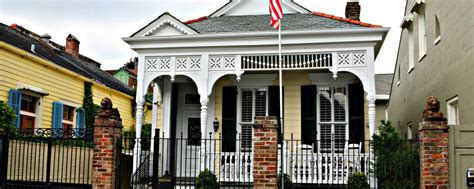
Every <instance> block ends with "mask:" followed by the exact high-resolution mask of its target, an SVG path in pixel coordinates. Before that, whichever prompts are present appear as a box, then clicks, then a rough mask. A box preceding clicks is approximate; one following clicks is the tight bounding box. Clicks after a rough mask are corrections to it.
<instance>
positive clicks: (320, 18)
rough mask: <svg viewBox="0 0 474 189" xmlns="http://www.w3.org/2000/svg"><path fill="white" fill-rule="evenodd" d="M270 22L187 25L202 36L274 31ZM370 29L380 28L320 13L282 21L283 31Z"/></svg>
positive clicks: (265, 18) (214, 20)
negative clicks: (207, 34)
mask: <svg viewBox="0 0 474 189" xmlns="http://www.w3.org/2000/svg"><path fill="white" fill-rule="evenodd" d="M269 20H270V19H269V15H241V16H220V17H202V18H200V19H196V20H191V21H188V22H186V24H187V25H188V26H189V27H191V28H193V29H195V30H196V31H197V32H198V33H200V34H206V33H231V32H255V31H274V29H273V28H272V27H271V26H270V24H269ZM368 27H380V26H378V25H372V24H368V23H363V22H359V21H354V20H350V19H344V18H341V17H337V16H333V15H328V14H322V13H318V12H315V13H313V14H300V13H298V14H285V16H284V17H283V21H282V30H283V31H296V30H298V31H305V30H326V29H358V28H368Z"/></svg>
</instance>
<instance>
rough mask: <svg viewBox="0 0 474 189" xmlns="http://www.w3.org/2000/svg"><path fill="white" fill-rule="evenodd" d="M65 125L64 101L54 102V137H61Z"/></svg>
mask: <svg viewBox="0 0 474 189" xmlns="http://www.w3.org/2000/svg"><path fill="white" fill-rule="evenodd" d="M62 127H63V103H61V102H53V124H52V129H53V137H59V136H60V135H61V134H60V133H61V131H60V129H61V128H62Z"/></svg>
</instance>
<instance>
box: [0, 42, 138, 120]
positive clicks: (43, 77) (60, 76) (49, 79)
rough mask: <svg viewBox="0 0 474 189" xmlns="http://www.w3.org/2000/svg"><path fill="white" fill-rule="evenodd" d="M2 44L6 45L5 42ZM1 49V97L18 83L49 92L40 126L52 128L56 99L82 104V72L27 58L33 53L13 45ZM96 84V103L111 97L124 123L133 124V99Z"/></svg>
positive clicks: (94, 93)
mask: <svg viewBox="0 0 474 189" xmlns="http://www.w3.org/2000/svg"><path fill="white" fill-rule="evenodd" d="M2 45H3V44H2ZM12 49H13V50H11V49H7V48H0V76H1V77H0V100H1V101H5V102H7V101H8V95H9V94H8V92H9V90H10V89H12V88H13V89H16V88H17V84H18V83H23V84H27V85H31V86H34V87H39V88H41V89H43V90H45V91H47V92H48V93H49V95H48V96H44V97H43V98H42V104H41V108H42V112H41V114H42V119H41V126H37V128H40V127H41V128H50V127H51V118H52V104H53V102H55V101H65V102H69V103H73V104H77V105H79V106H81V105H82V100H83V96H84V81H88V80H87V79H85V78H84V77H82V76H80V75H78V74H77V75H74V74H71V73H66V72H65V71H64V70H63V69H62V68H59V67H57V66H56V65H54V64H53V63H50V62H46V61H44V60H39V59H38V58H34V57H33V58H28V57H31V55H28V54H26V55H25V54H21V55H20V54H19V53H18V52H17V51H16V50H15V49H14V48H12ZM98 85H100V84H98V83H95V84H94V87H93V95H94V103H95V104H100V100H101V98H103V97H109V98H111V99H112V101H113V103H114V106H115V107H117V108H118V109H119V111H120V113H121V115H122V119H123V120H124V123H123V124H124V126H130V125H131V113H130V112H131V111H130V109H131V106H130V103H131V100H132V98H131V97H130V96H128V95H125V94H123V93H121V92H118V91H116V90H113V89H110V88H108V87H104V86H98Z"/></svg>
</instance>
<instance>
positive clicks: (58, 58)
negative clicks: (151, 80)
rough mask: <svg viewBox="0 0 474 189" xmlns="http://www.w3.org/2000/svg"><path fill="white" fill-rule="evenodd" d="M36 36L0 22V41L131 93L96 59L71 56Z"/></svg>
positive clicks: (118, 89) (55, 45)
mask: <svg viewBox="0 0 474 189" xmlns="http://www.w3.org/2000/svg"><path fill="white" fill-rule="evenodd" d="M36 36H38V35H37V34H35V33H28V34H26V33H22V32H19V31H17V30H16V29H13V28H10V27H8V26H6V25H4V24H1V23H0V41H4V42H6V43H8V44H10V45H12V46H15V47H17V48H20V49H23V50H24V51H27V52H30V53H32V54H35V55H36V56H38V57H41V58H43V59H46V60H48V61H50V62H52V63H54V64H56V65H58V66H61V67H63V68H66V69H68V70H71V71H73V72H75V73H78V74H80V75H82V76H84V77H87V78H90V79H91V80H95V81H96V82H98V83H102V84H104V85H105V86H107V87H110V88H112V89H115V90H117V91H120V92H123V93H125V94H128V95H132V89H131V88H130V87H128V86H127V85H125V84H123V83H122V82H120V81H119V80H118V79H115V78H114V77H113V76H111V75H109V74H108V73H107V72H105V71H103V70H102V69H100V67H99V66H98V63H97V62H96V61H94V60H92V59H90V58H87V57H85V56H83V55H80V56H79V57H78V58H76V57H73V56H71V55H69V54H68V53H66V52H65V51H64V50H63V49H64V47H63V46H59V45H57V44H56V43H51V44H46V43H44V42H43V41H41V39H38V38H35V37H36ZM32 45H35V50H34V52H31V46H32ZM99 65H100V64H99Z"/></svg>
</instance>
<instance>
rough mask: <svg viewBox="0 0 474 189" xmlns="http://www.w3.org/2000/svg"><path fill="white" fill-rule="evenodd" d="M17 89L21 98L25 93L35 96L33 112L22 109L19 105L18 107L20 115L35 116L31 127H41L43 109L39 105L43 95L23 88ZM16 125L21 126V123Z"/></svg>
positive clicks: (41, 102)
mask: <svg viewBox="0 0 474 189" xmlns="http://www.w3.org/2000/svg"><path fill="white" fill-rule="evenodd" d="M18 91H20V92H21V95H22V98H23V95H27V96H32V97H35V98H37V99H38V100H37V101H36V107H35V109H36V110H35V113H31V112H27V111H23V110H21V107H19V108H20V116H21V115H25V116H28V117H34V118H35V124H34V126H33V128H35V129H37V128H42V117H43V116H42V114H43V113H42V112H43V111H42V110H43V108H42V106H41V105H42V104H43V95H41V94H38V93H35V92H31V91H27V90H23V89H19V90H18ZM18 119H21V118H18ZM20 122H21V121H20ZM18 127H19V128H21V123H20V125H18Z"/></svg>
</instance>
